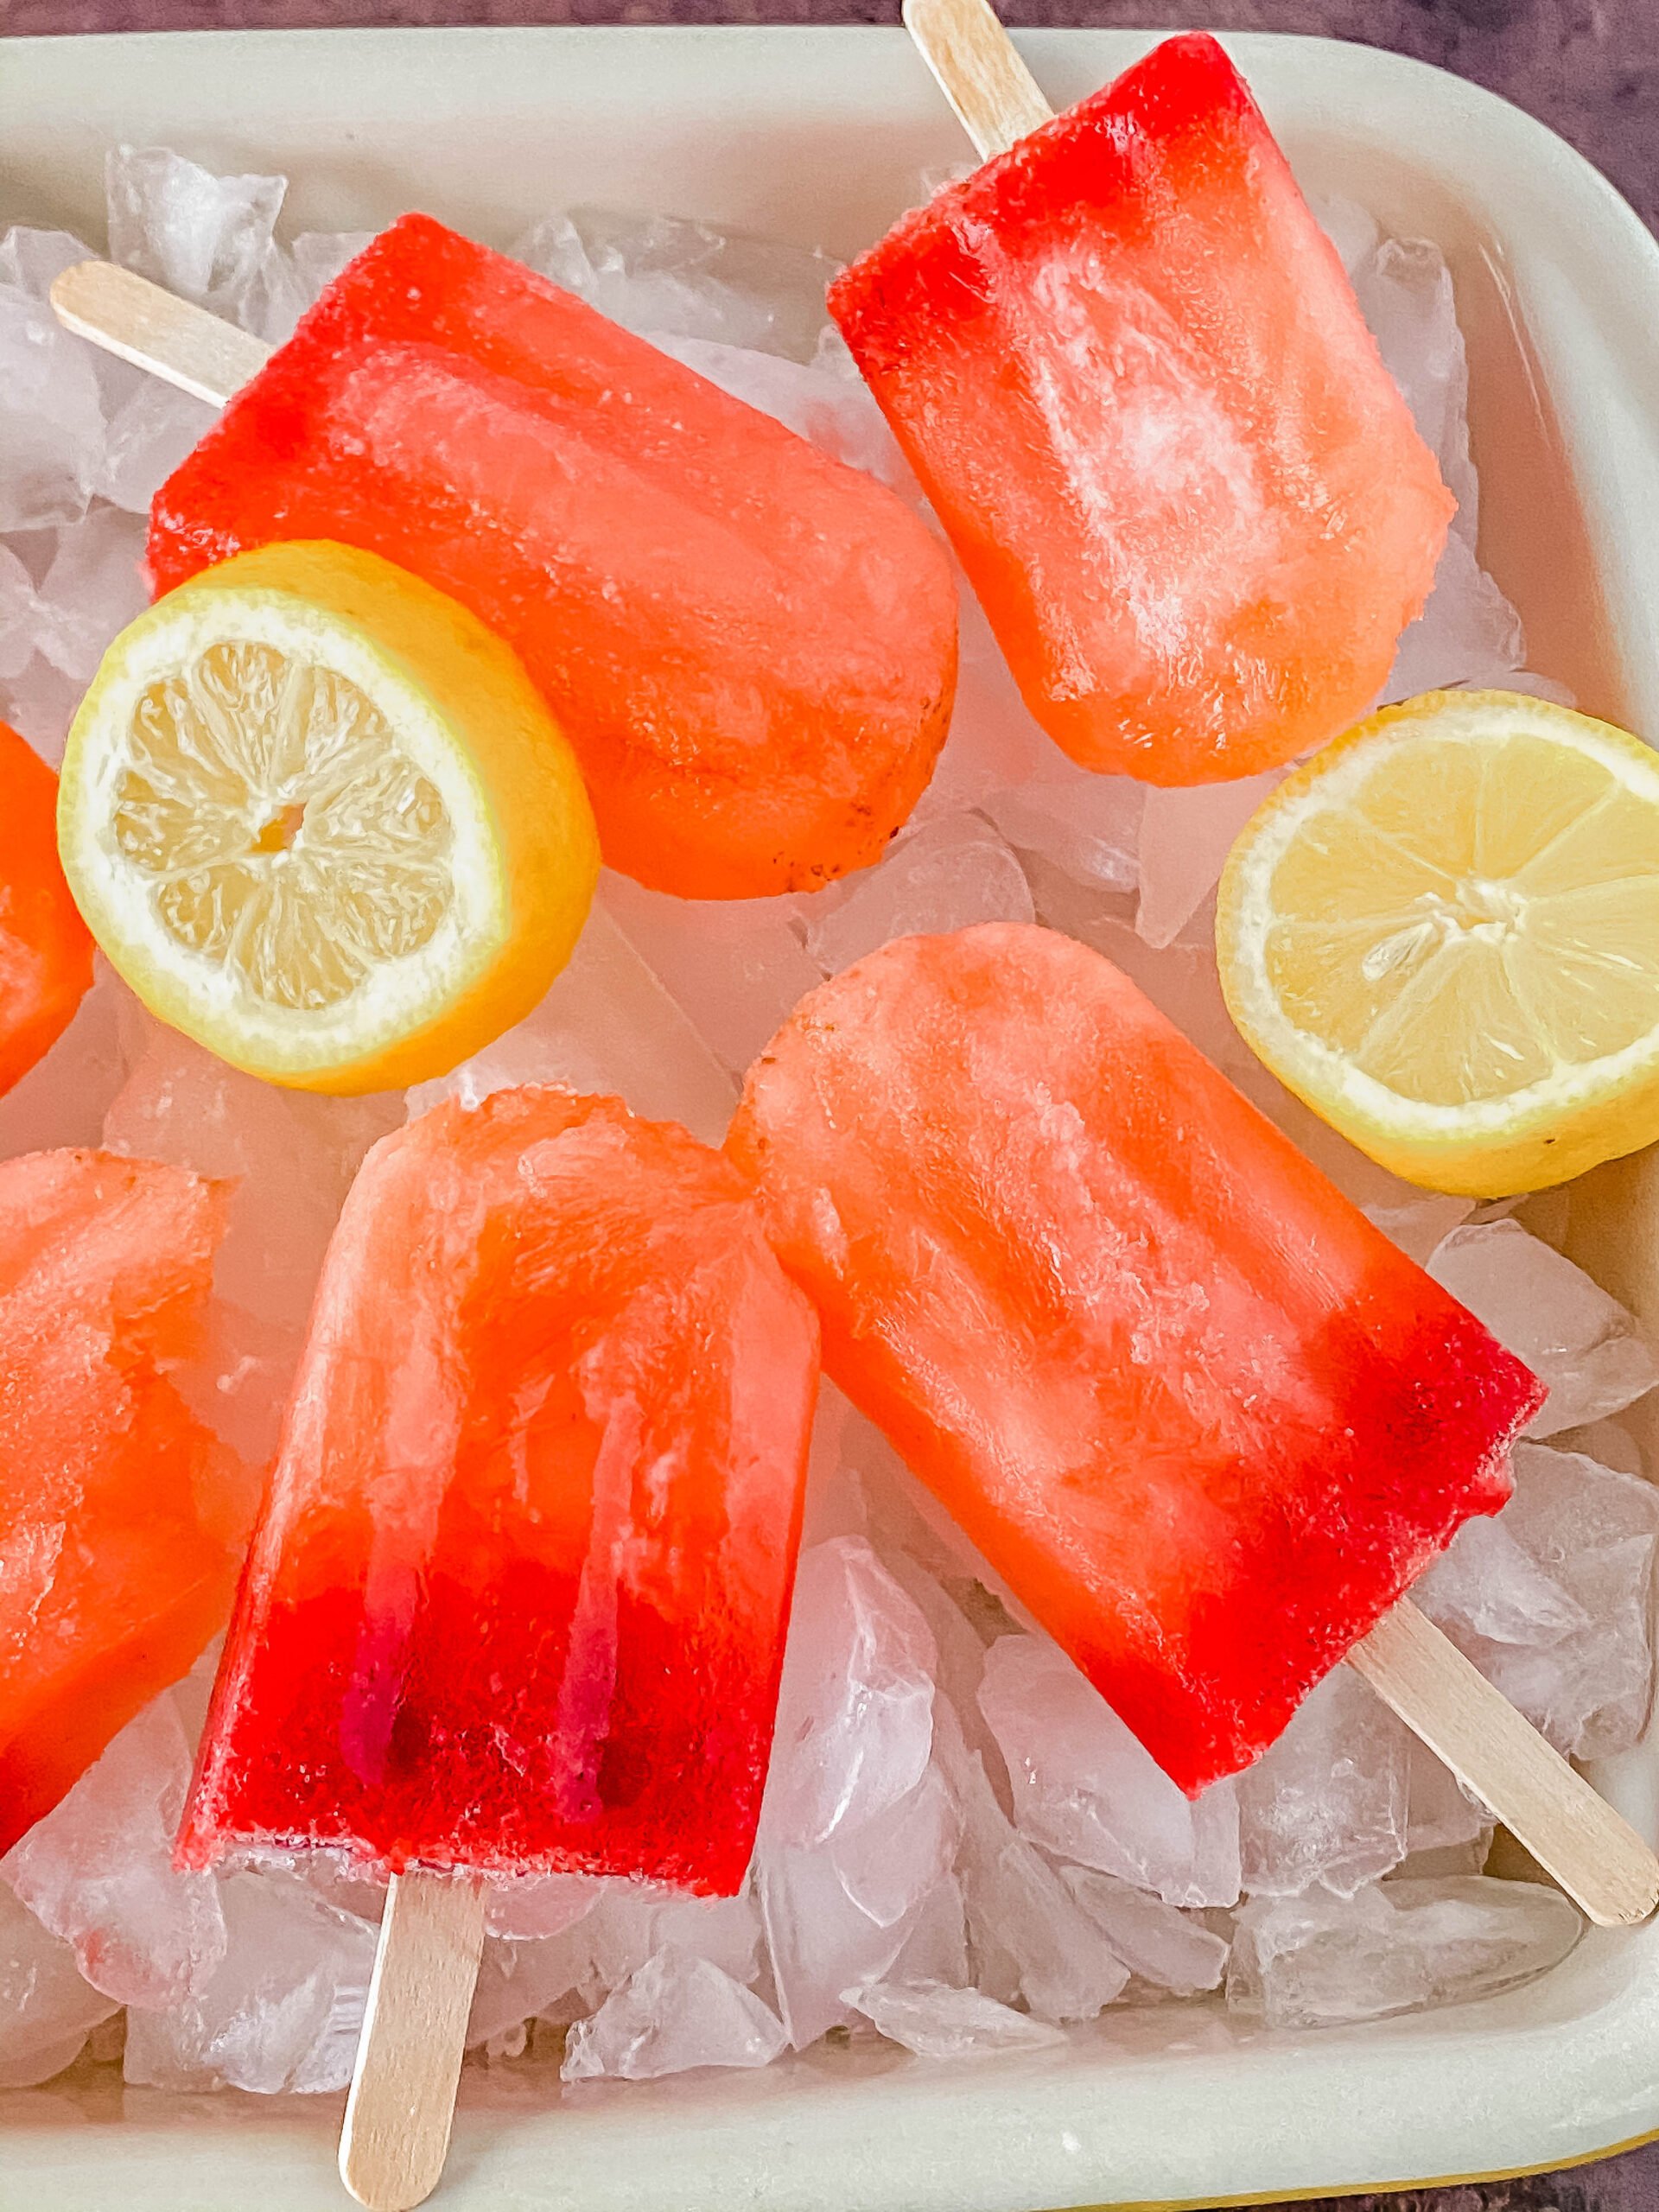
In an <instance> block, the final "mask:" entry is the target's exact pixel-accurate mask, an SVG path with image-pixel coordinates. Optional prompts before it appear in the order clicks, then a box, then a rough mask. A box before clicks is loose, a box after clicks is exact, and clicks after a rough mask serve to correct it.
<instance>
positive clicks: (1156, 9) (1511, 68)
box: [0, 0, 1659, 2212]
mask: <svg viewBox="0 0 1659 2212" xmlns="http://www.w3.org/2000/svg"><path fill="white" fill-rule="evenodd" d="M1002 13H1003V15H1004V16H1006V17H1007V20H1008V21H1009V22H1014V23H1028V24H1038V23H1077V22H1086V23H1095V24H1109V23H1124V24H1135V25H1142V26H1159V25H1170V26H1177V27H1181V28H1187V27H1190V26H1191V25H1192V24H1193V23H1194V22H1202V23H1205V24H1206V25H1208V26H1209V27H1210V28H1211V29H1216V30H1281V31H1322V32H1325V33H1326V34H1327V35H1330V36H1332V37H1337V38H1351V39H1358V40H1361V41H1364V42H1366V43H1368V44H1370V45H1372V46H1387V47H1394V48H1398V49H1399V51H1401V52H1402V53H1405V54H1415V55H1417V56H1418V57H1419V58H1420V59H1421V60H1425V61H1435V62H1439V63H1440V65H1441V66H1442V67H1445V68H1448V69H1456V70H1458V71H1459V72H1460V73H1462V74H1463V75H1465V76H1466V77H1473V78H1476V79H1478V80H1479V82H1480V83H1482V84H1484V85H1489V86H1491V87H1492V88H1493V89H1494V90H1495V91H1497V92H1503V93H1506V94H1507V95H1508V97H1509V98H1510V99H1512V100H1515V101H1517V102H1518V103H1519V105H1521V106H1522V107H1526V108H1530V109H1531V111H1532V112H1533V113H1534V114H1535V115H1538V116H1541V117H1542V118H1543V119H1544V121H1545V122H1547V123H1550V124H1554V127H1555V128H1556V130H1560V132H1562V133H1563V135H1564V136H1565V137H1568V138H1570V139H1571V140H1572V141H1573V143H1574V145H1576V146H1579V147H1580V148H1582V149H1583V150H1584V152H1586V154H1588V155H1589V156H1590V157H1591V159H1592V161H1593V162H1596V163H1597V164H1598V165H1599V167H1600V168H1604V169H1605V171H1606V172H1607V174H1608V175H1609V176H1611V178H1612V179H1613V181H1614V182H1615V183H1616V184H1618V186H1619V188H1620V189H1621V190H1622V191H1624V193H1625V194H1626V195H1627V196H1628V197H1629V198H1630V200H1634V201H1635V203H1636V205H1637V207H1639V208H1640V209H1641V210H1642V213H1643V214H1644V215H1645V216H1646V217H1647V219H1648V220H1649V222H1650V223H1654V224H1655V225H1656V226H1659V0H1004V5H1003V7H1002ZM898 16H899V4H898V0H0V31H3V32H4V33H6V34H10V35H22V34H23V33H25V32H29V31H113V30H184V29H193V30H202V29H219V28H221V27H222V28H225V29H231V28H237V29H248V28H251V27H252V26H256V25H257V26H264V27H271V28H276V27H288V26H296V25H299V24H335V25H343V24H353V23H371V24H373V23H382V24H385V23H403V24H410V23H606V22H630V23H660V22H671V23H747V22H758V23H812V22H819V23H822V22H872V23H874V22H896V21H897V20H898ZM1653 2212H1659V2192H1656V2199H1655V2204H1654V2207H1653Z"/></svg>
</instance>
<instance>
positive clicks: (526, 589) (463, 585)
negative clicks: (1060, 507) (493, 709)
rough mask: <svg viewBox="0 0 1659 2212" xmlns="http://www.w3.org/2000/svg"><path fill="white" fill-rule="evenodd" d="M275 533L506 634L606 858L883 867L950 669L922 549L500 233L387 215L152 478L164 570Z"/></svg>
mask: <svg viewBox="0 0 1659 2212" xmlns="http://www.w3.org/2000/svg"><path fill="white" fill-rule="evenodd" d="M274 538H332V539H336V540H339V541H340V542H342V543H346V544H350V545H360V546H364V547H366V548H367V549H368V550H370V551H371V552H375V553H379V554H382V555H384V556H385V557H386V558H387V559H388V560H391V561H393V562H396V563H397V564H398V565H399V566H400V567H402V568H404V569H412V570H413V571H414V572H415V574H416V575H420V576H422V577H423V578H424V579H425V580H426V581H427V582H429V583H431V584H435V585H436V586H437V587H438V588H440V589H441V590H442V591H445V592H448V594H450V596H451V597H452V598H454V599H457V600H459V601H461V604H462V605H463V606H465V607H470V608H471V610H472V611H473V613H474V614H476V615H478V616H480V618H481V619H482V620H484V621H485V622H486V623H487V624H488V625H489V626H490V627H491V628H492V629H493V630H494V631H495V632H497V633H498V634H499V635H500V636H501V637H503V638H505V639H506V640H507V642H508V643H509V644H510V645H512V646H513V647H514V648H515V649H516V650H517V652H518V654H519V656H520V658H522V659H523V661H524V665H525V667H526V668H527V669H528V670H529V671H530V674H531V677H532V678H533V679H534V681H535V682H536V683H537V685H538V686H539V687H540V689H541V690H542V691H543V694H544V695H545V696H546V698H547V701H548V703H549V704H550V707H551V708H552V709H553V712H554V714H555V715H556V718H557V720H558V721H559V722H560V724H561V726H562V727H563V729H564V730H565V732H566V734H568V735H569V739H570V741H571V743H572V745H573V746H574V747H575V751H576V754H577V758H578V760H580V762H581V765H582V772H583V774H584V776H585V778H586V779H587V782H588V789H589V792H590V794H591V797H592V798H593V802H594V813H595V815H596V816H597V817H598V822H599V829H600V837H601V843H602V845H603V848H604V852H605V857H606V859H607V861H609V862H610V864H611V865H612V866H613V867H614V868H620V869H622V870H623V871H624V872H625V873H626V874H630V875H633V876H637V877H638V878H639V880H640V881H641V882H644V883H647V884H650V885H652V886H653V887H655V888H657V889H659V890H664V891H672V892H677V893H682V894H683V895H685V896H688V897H691V898H722V899H724V898H743V897H747V896H751V895H756V894H760V893H772V892H780V891H789V890H810V889H811V888H813V887H815V886H817V884H820V883H823V882H824V881H826V880H828V879H829V878H830V877H832V876H836V875H839V874H842V873H843V872H844V871H845V870H847V869H849V868H862V867H865V866H868V864H869V863H870V862H872V861H875V860H878V859H879V858H880V855H881V854H882V852H883V850H884V849H885V848H886V845H887V840H888V838H889V837H890V836H892V834H893V831H894V830H895V829H897V828H898V827H899V824H900V823H902V822H903V821H904V819H905V817H906V815H907V814H908V813H909V811H910V810H911V808H912V806H913V805H914V804H915V803H916V800H917V798H918V797H919V796H920V794H921V791H922V790H923V787H924V786H925V784H926V782H927V779H928V778H929V776H930V775H931V772H932V769H933V764H934V761H935V760H936V759H937V757H938V750H939V747H940V746H941V745H942V744H943V743H944V734H945V729H946V727H947V725H948V723H949V721H950V703H951V698H952V694H953V690H954V687H955V680H956V591H955V586H954V584H953V582H952V581H951V577H950V570H949V568H948V565H947V563H946V561H945V557H944V553H943V552H942V551H941V550H940V548H939V547H938V544H937V543H936V542H935V540H934V539H933V538H932V537H931V535H930V534H929V532H928V531H927V530H926V529H925V527H924V525H923V524H922V523H921V522H920V521H919V519H918V518H917V516H916V515H915V514H914V513H913V512H911V510H910V509H909V508H907V507H906V505H904V503H903V502H902V501H901V500H899V499H898V498H896V497H895V496H894V494H893V493H891V492H890V491H888V490H887V487H886V486H884V485H881V484H880V483H878V482H877V481H876V480H875V479H874V477H871V476H868V475H866V474H862V473H861V471H859V470H856V469H852V468H848V467H843V466H842V463H840V462H839V461H833V460H831V459H829V456H828V455H826V454H822V453H820V452H819V451H818V450H817V448H815V447H813V446H810V445H809V444H808V443H807V442H806V441H805V440H804V439H803V438H800V437H798V436H797V435H795V433H794V432H793V431H791V430H788V429H785V428H784V427H783V425H782V424H781V423H776V422H774V421H772V418H771V417H770V416H766V415H762V414H760V413H758V412H757V411H756V410H754V409H753V408H751V407H747V406H746V405H744V404H743V403H742V402H741V401H740V400H736V399H733V398H731V397H728V395H727V394H726V393H725V392H723V391H720V390H718V389H717V387H716V386H715V385H712V384H709V382H707V381H706V380H705V379H704V378H702V377H699V376H697V375H696V374H695V373H694V372H692V371H691V370H690V369H688V368H685V367H683V366H682V365H681V364H680V363H679V362H677V361H675V360H672V359H670V358H669V357H668V356H667V355H666V354H664V353H659V352H658V349H657V348H656V347H655V346H650V345H648V344H646V342H645V340H643V339H640V338H636V337H633V336H632V335H631V334H629V333H628V332H626V331H625V330H622V329H620V328H619V327H617V326H616V325H615V324H614V323H612V322H609V321H607V320H606V319H605V317H604V316H603V315H598V314H596V313H595V312H594V309H593V308H589V307H588V306H586V305H585V304H584V303H583V302H582V301H580V300H578V299H575V298H574V297H572V296H571V295H569V293H566V292H562V291H560V290H558V289H556V287H555V286H553V285H551V284H550V283H547V282H546V281H545V280H544V279H543V278H542V277H537V276H535V275H533V274H532V273H531V271H530V270H528V269H525V268H524V267H522V266H521V265H520V264H518V263H517V262H513V261H509V260H508V259H507V258H506V257H505V256H504V255H501V254H498V253H492V252H490V251H487V249H486V248H485V247H483V246H479V245H473V244H472V243H471V242H470V241H469V240H467V239H466V238H461V237H459V236H457V234H456V233H455V232H454V231H450V230H447V229H446V228H445V227H444V226H443V225H442V224H441V223H436V222H434V221H433V220H432V219H430V217H429V216H425V215H407V216H405V217H404V218H403V219H402V220H401V221H399V222H397V223H395V224H393V226H391V229H390V230H389V231H386V232H384V233H383V234H382V236H381V237H379V238H377V239H376V240H375V241H374V242H373V243H372V245H370V246H368V247H367V248H366V249H365V251H364V252H362V253H361V254H359V256H358V257H357V258H356V260H354V261H353V262H352V263H351V264H349V265H348V267H347V268H346V270H344V271H343V273H342V274H341V275H340V277H338V278H336V280H335V281H334V283H333V284H332V285H330V286H329V288H328V289H327V292H326V293H325V294H324V295H323V296H322V298H321V300H320V301H319V302H318V303H317V305H316V307H315V308H314V309H313V310H312V311H311V313H310V314H309V315H307V316H306V318H305V320H304V321H302V324H301V326H300V327H299V330H298V331H297V333H296V335H295V336H294V337H293V339H291V340H289V343H288V344H287V345H286V346H283V347H282V348H281V349H280V350H279V351H278V353H277V354H276V355H275V356H273V358H272V359H270V362H269V364H268V365H266V366H265V368H264V370H263V371H261V372H260V373H259V374H258V375H257V377H256V378H254V380H253V381H252V383H251V384H250V385H245V387H244V388H243V390H242V391H239V392H238V393H237V394H236V395H235V397H233V398H232V400H231V403H230V404H229V406H228V408H227V409H226V414H225V417H224V420H223V421H222V422H221V423H219V424H218V425H217V426H216V427H215V428H214V429H212V430H210V431H209V432H208V434H207V436H206V437H205V438H204V439H203V440H202V442H201V443H200V445H199V446H198V447H197V448H196V450H195V451H194V453H193V454H191V455H190V456H189V458H188V460H187V461H185V462H184V463H183V465H182V466H181V467H180V468H179V470H178V471H177V473H176V474H175V475H174V476H173V477H172V478H171V479H170V480H168V483H167V484H166V485H164V486H162V491H161V492H160V493H159V494H158V495H157V498H156V504H155V510H154V514H153V517H152V524H151V530H150V538H149V563H150V569H151V573H152V575H153V577H154V580H155V582H156V586H157V587H158V588H159V589H161V590H162V591H166V590H168V589H169V588H171V587H172V586H173V585H175V584H177V583H181V582H183V581H184V579H185V578H186V577H187V576H189V575H194V573H195V572H196V571H197V570H198V569H201V568H204V567H206V566H207V565H209V564H210V563H215V562H219V561H222V560H224V559H226V557H227V556H230V555H231V554H233V553H238V552H241V551H244V550H246V549H247V548H249V547H251V546H255V545H263V544H265V543H268V542H269V541H270V540H271V539H274Z"/></svg>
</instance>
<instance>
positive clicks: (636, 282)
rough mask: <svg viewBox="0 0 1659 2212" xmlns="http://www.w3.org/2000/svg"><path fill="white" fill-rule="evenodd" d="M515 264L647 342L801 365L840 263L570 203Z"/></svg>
mask: <svg viewBox="0 0 1659 2212" xmlns="http://www.w3.org/2000/svg"><path fill="white" fill-rule="evenodd" d="M513 251H514V252H515V253H516V254H517V256H518V258H519V260H520V261H523V262H525V263H527V264H529V266H530V267H531V268H532V269H535V270H539V271H540V272H541V274H542V275H543V277H551V278H552V280H553V282H554V283H556V284H562V285H563V287H564V289H566V290H567V291H569V292H576V293H579V294H580V295H581V296H582V298H583V299H585V300H587V301H588V302H589V303H590V305H592V306H594V307H596V308H598V309H599V311H600V313H601V315H608V316H609V317H610V319H611V320H612V321H613V322H620V324H621V325H622V326H623V327H624V328H625V329H626V330H633V331H638V332H640V333H642V334H645V336H648V337H653V338H654V337H657V336H658V335H665V336H671V337H678V338H698V339H715V340H721V342H723V343H724V344H726V345H728V346H750V347H753V348H756V349H758V350H759V351H760V352H762V353H781V354H785V355H787V356H788V357H789V358H790V359H792V360H796V361H810V360H811V359H813V357H814V354H815V353H816V352H817V346H818V341H819V338H820V336H821V334H822V332H823V327H824V323H825V320H826V315H825V309H824V304H823V296H824V293H825V291H826V290H827V289H828V287H829V280H830V278H831V277H834V276H835V274H836V271H837V270H838V269H839V268H840V266H841V264H840V263H839V262H838V261H836V260H833V259H832V258H831V257H830V256H829V255H828V254H826V253H819V252H817V251H813V250H811V249H810V248H804V247H801V246H796V245H785V244H782V243H781V242H779V240H777V239H774V238H753V237H750V236H749V235H748V234H747V233H746V232H741V231H722V230H716V229H715V228H714V227H713V226H710V225H709V224H707V223H698V222H692V221H690V220H688V219H686V218H685V217H683V216H679V215H640V214H632V213H625V212H624V211H622V210H620V209H618V208H610V207H573V208H572V209H571V210H570V212H569V214H561V215H552V216H550V217H548V218H547V219H546V220H545V221H543V222H541V223H538V224H537V225H536V226H535V227H534V229H532V230H531V231H530V232H527V233H526V234H525V236H524V238H521V239H520V240H519V241H518V245H516V246H515V247H514V249H513Z"/></svg>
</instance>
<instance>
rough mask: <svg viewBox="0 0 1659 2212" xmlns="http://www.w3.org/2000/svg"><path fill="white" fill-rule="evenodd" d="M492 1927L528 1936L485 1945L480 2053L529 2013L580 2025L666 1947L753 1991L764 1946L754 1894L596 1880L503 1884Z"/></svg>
mask: <svg viewBox="0 0 1659 2212" xmlns="http://www.w3.org/2000/svg"><path fill="white" fill-rule="evenodd" d="M561 1921H562V1922H563V1925H556V1924H555V1923H559V1922H561ZM538 1923H539V1925H538ZM486 1926H488V1927H490V1928H491V1929H511V1930H513V1931H522V1932H521V1933H518V1934H517V1936H516V1940H503V1939H502V1938H501V1937H499V1936H496V1935H494V1934H492V1936H490V1938H489V1940H488V1941H487V1942H486V1945H485V1951H484V1965H483V1967H482V1968H481V1970H480V1977H479V1986H478V1991H477V1994H476V1996H475V1998H474V2005H473V2016H472V2024H471V2026H470V2027H469V2029H468V2031H467V2040H468V2042H469V2043H471V2044H480V2043H487V2042H489V2041H491V2040H493V2038H495V2037H499V2036H500V2035H502V2034H503V2033H505V2031H507V2030H509V2029H511V2028H512V2027H514V2026H516V2025H517V2024H519V2023H520V2022H522V2021H524V2020H525V2019H527V2018H529V2017H530V2016H531V2014H540V2015H541V2016H542V2017H543V2018H554V2017H556V2018H559V2019H561V2020H569V2019H576V2018H581V2016H582V2014H583V2013H584V2012H591V2011H592V2010H593V2008H594V2005H598V2004H599V2003H601V2001H602V2000H603V1999H604V1998H605V1997H606V1996H607V1994H608V1993H610V1992H611V1991H612V1990H613V1989H615V1988H618V1987H620V1985H621V1984H622V1983H623V1982H625V1981H626V1980H627V1979H628V1978H629V1976H630V1975H631V1974H635V1973H637V1971H638V1970H639V1967H642V1966H643V1965H644V1964H645V1961H646V1960H647V1959H648V1958H649V1957H651V1955H652V1953H653V1952H655V1951H658V1950H660V1949H662V1948H664V1946H672V1947H673V1948H676V1949H677V1950H679V1951H683V1952H685V1953H687V1954H689V1955H694V1956H696V1957H698V1958H702V1959H706V1960H707V1961H709V1963H710V1964H711V1965H714V1966H716V1967H719V1968H720V1970H721V1973H723V1974H729V1975H730V1976H731V1977H732V1978H733V1979H734V1980H738V1981H745V1982H747V1981H749V1980H753V1976H754V1973H755V1967H756V1961H757V1958H758V1955H759V1952H760V1911H759V1909H758V1907H757V1906H756V1904H754V1901H753V1898H752V1897H748V1896H747V1895H745V1896H742V1897H686V1896H685V1895H683V1893H682V1892H680V1891H676V1890H671V1889H669V1888H667V1887H666V1886H665V1885H662V1884H659V1883H653V1882H638V1881H628V1880H608V1879H604V1878H594V1877H593V1876H588V1875H555V1876H552V1877H550V1878H547V1879H545V1880H543V1881H535V1882H524V1883H515V1884H509V1885H503V1886H502V1887H501V1888H500V1889H498V1890H496V1891H493V1893H492V1895H491V1897H490V1899H489V1904H488V1912H487V1916H486ZM541 1929H546V1930H547V1932H546V1933H544V1934H543V1933H541V1932H540V1930H541Z"/></svg>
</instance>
